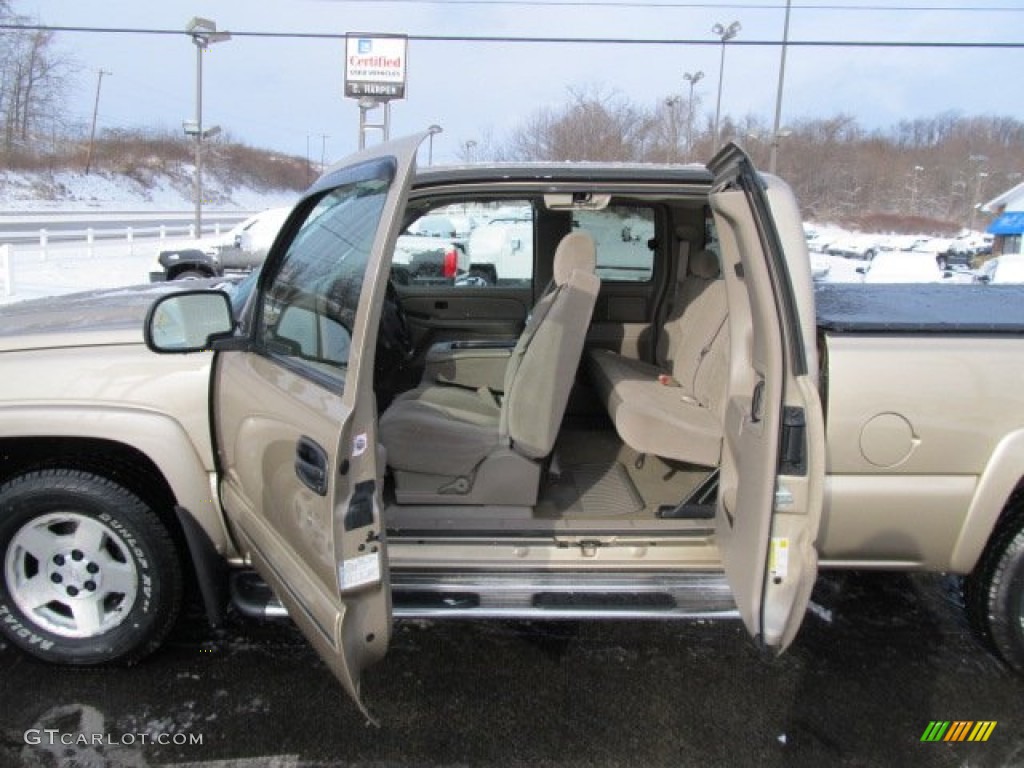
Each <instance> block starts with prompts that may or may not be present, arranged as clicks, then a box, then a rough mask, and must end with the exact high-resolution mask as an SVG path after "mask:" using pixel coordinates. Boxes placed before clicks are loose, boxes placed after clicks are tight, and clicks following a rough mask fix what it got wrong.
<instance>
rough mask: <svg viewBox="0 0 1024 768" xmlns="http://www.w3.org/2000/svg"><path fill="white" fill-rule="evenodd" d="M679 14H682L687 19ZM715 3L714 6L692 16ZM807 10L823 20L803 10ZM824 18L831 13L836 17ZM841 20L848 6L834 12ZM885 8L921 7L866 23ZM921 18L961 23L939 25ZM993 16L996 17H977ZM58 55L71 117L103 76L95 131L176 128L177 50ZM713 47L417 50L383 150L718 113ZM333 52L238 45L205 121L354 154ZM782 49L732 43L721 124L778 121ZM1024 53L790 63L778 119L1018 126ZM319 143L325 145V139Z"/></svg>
mask: <svg viewBox="0 0 1024 768" xmlns="http://www.w3.org/2000/svg"><path fill="white" fill-rule="evenodd" d="M682 6H687V7H682ZM693 6H707V7H693ZM809 6H817V7H809ZM824 6H829V7H828V8H826V7H824ZM835 6H847V7H846V8H844V9H840V10H835V9H834V8H835ZM858 6H859V9H858ZM879 6H886V7H889V8H891V7H893V6H900V7H903V8H907V7H913V6H917V8H918V10H910V11H908V10H900V11H896V10H889V11H882V10H860V9H865V8H867V7H871V8H878V7H879ZM922 6H927V7H929V8H932V9H934V8H937V7H946V8H954V7H956V8H969V10H954V11H939V10H920V8H921V7H922ZM14 7H15V10H16V11H18V12H19V13H22V14H25V15H29V16H33V17H35V18H37V19H38V20H39V21H41V22H42V23H45V24H52V25H57V26H91V27H129V28H158V29H181V30H184V27H185V24H186V23H187V22H188V20H189V19H190V18H192V17H193V16H203V17H206V18H210V19H214V20H215V21H216V22H217V24H218V27H219V28H220V29H224V30H232V29H234V30H245V31H274V32H328V33H337V34H344V33H346V32H355V31H359V32H367V31H369V32H380V33H405V34H415V35H434V34H437V35H509V36H564V37H616V38H620V37H638V38H673V39H692V40H708V41H717V38H715V37H714V36H713V35H712V32H711V27H712V25H713V24H715V23H716V22H721V23H723V24H725V25H727V24H729V23H730V22H732V21H734V20H738V21H740V22H741V24H742V27H743V29H742V31H741V32H740V34H739V36H738V38H737V40H744V39H746V40H780V41H781V38H782V29H783V17H784V7H785V2H784V0H749V1H748V2H745V3H742V2H734V3H726V2H722V3H714V2H706V3H684V2H679V3H678V4H677V5H676V6H675V7H666V4H665V3H659V4H656V5H645V4H643V3H636V4H635V5H634V6H630V7H622V6H621V5H619V6H604V7H601V6H599V5H597V4H596V3H595V4H592V5H586V6H584V5H564V4H563V5H552V4H545V3H544V2H538V3H537V4H536V5H525V6H524V5H493V4H492V5H484V4H480V5H471V4H431V3H386V2H379V3H378V2H347V1H345V0H287V1H285V0H270V1H267V2H254V1H253V0H196V1H195V2H182V0H163V1H162V2H159V3H154V2H140V1H139V0H91V1H90V2H74V3H73V2H69V1H68V0H15V2H14ZM982 8H984V9H992V8H1003V9H1006V10H1001V11H994V10H980V9H982ZM1022 11H1024V3H1021V2H1020V0H991V2H985V3H981V4H973V6H972V4H971V3H967V2H964V0H960V1H959V2H943V0H931V1H930V2H929V1H928V0H874V2H863V3H858V2H855V1H854V0H836V2H832V3H827V2H815V0H794V6H793V11H792V16H791V22H790V39H791V40H793V41H799V40H857V41H872V40H885V41H916V42H922V41H958V42H1012V43H1024V23H1022V22H1024V12H1022ZM58 39H59V44H60V46H61V50H62V51H64V52H65V53H67V54H69V55H70V56H72V57H73V58H74V59H75V61H76V63H77V74H76V77H75V78H74V79H73V81H72V87H71V89H70V91H69V97H70V98H69V100H68V111H69V114H70V117H71V118H72V119H75V120H78V121H81V122H87V121H88V119H89V117H90V115H91V110H92V104H93V98H94V95H95V88H96V71H97V70H98V69H100V68H102V69H105V70H109V71H111V72H113V75H112V76H111V77H109V78H104V80H103V88H102V94H101V99H100V109H99V126H100V128H114V127H137V126H160V127H166V128H169V129H172V130H180V129H181V123H182V120H183V119H187V118H190V117H191V116H192V112H193V105H194V98H195V49H194V47H193V46H192V44H191V42H190V40H189V39H188V38H187V37H185V36H184V35H182V36H180V37H178V36H148V35H98V34H80V33H66V34H62V35H60V36H59V38H58ZM720 50H721V49H720V46H719V45H717V44H716V45H700V46H609V45H602V46H593V45H589V46H588V45H542V44H503V45H502V44H480V43H462V42H459V43H451V42H447V43H440V42H427V41H412V42H410V48H409V85H408V98H407V99H406V100H404V101H399V102H395V103H394V106H393V108H392V135H400V134H402V133H409V132H412V131H415V130H420V129H422V128H425V127H426V126H428V125H430V124H431V123H438V124H440V125H442V126H443V127H444V133H443V134H441V135H440V136H438V137H437V138H436V139H435V144H434V155H435V160H437V161H440V162H443V161H446V160H453V159H454V158H455V156H456V152H457V151H458V148H459V147H460V146H461V144H462V143H463V142H465V141H467V140H470V139H481V138H482V137H484V136H486V135H487V134H488V133H490V134H491V135H493V136H494V138H496V139H498V140H500V139H501V138H502V137H503V136H505V135H506V134H507V132H508V131H509V130H510V129H511V128H512V127H514V126H515V125H516V124H517V123H518V122H519V121H521V120H522V119H523V118H524V117H526V116H527V115H529V114H530V113H531V112H532V111H534V110H535V109H537V108H538V107H543V106H557V105H559V104H561V103H563V102H564V101H565V98H566V92H567V91H566V89H567V88H568V87H597V88H602V89H604V90H606V91H611V90H614V91H617V92H618V93H619V94H621V95H622V96H624V97H627V98H628V99H630V100H631V101H633V102H635V103H638V104H643V105H650V104H654V103H656V102H657V101H658V100H659V99H663V98H664V97H666V96H668V95H672V94H675V93H685V92H686V89H687V88H688V86H687V84H686V83H685V82H684V81H683V73H684V72H695V71H697V70H702V71H703V72H704V73H705V77H704V79H703V80H702V81H701V82H700V83H699V84H698V86H697V91H696V92H697V94H698V95H700V96H701V97H702V99H703V105H702V109H703V111H704V112H705V113H710V112H712V111H713V109H714V104H715V97H716V94H717V90H716V89H717V87H718V67H719V54H720ZM343 54H344V41H343V40H294V39H292V40H277V39H265V38H243V37H238V38H235V39H233V40H231V41H229V42H226V43H222V44H219V45H216V46H213V47H212V48H211V49H210V52H209V53H208V54H206V58H205V60H204V73H203V74H204V81H203V82H204V124H205V125H207V126H209V125H213V124H217V125H220V126H222V127H223V128H224V129H225V130H227V131H230V133H231V134H232V135H233V136H235V137H236V138H238V139H241V140H243V141H245V142H247V143H250V144H254V145H257V146H265V147H271V148H274V149H278V150H281V151H285V152H289V153H292V154H295V155H299V156H303V155H305V154H306V147H307V142H308V144H309V146H310V147H311V154H312V156H313V160H314V161H318V160H319V159H320V154H321V151H322V150H323V149H324V148H325V149H326V158H327V160H328V161H331V160H336V159H339V158H341V157H343V156H344V155H346V154H348V153H349V152H351V151H353V150H354V149H355V146H356V142H357V125H358V109H357V108H356V106H355V102H354V101H353V100H351V99H346V98H344V96H343V68H342V65H343ZM778 66H779V49H778V48H777V47H743V46H740V45H731V46H730V47H729V48H728V50H727V53H726V63H725V79H724V83H723V85H724V88H723V101H722V111H723V114H729V115H732V116H734V117H741V116H743V115H746V114H755V115H757V116H759V117H761V118H762V119H763V120H765V121H766V122H768V123H770V122H771V119H772V116H773V111H774V105H775V95H776V87H777V80H778ZM1021 72H1024V48H1014V49H1004V50H979V49H967V50H952V49H940V50H936V49H878V48H859V49H858V48H844V49H824V48H797V47H791V48H790V49H789V53H788V59H787V65H786V87H785V92H784V101H783V120H782V122H783V126H785V123H786V122H787V120H794V119H799V118H809V117H824V116H829V115H833V114H836V113H838V112H845V113H847V114H852V115H854V116H855V117H856V118H857V119H858V120H859V121H860V122H861V123H862V124H863V125H866V126H869V127H875V126H887V125H890V124H893V123H896V122H898V121H899V120H901V119H909V118H915V117H925V116H930V115H933V114H936V113H939V112H944V111H947V110H955V111H958V112H961V113H963V114H967V115H972V114H1000V115H1006V116H1010V117H1015V118H1017V119H1021V120H1024V97H1022V96H1024V92H1022V90H1021V87H1020V85H1019V73H1021ZM325 135H326V136H327V138H326V139H324V138H323V136H325Z"/></svg>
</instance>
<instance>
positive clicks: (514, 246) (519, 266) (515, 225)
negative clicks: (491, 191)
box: [467, 206, 533, 285]
mask: <svg viewBox="0 0 1024 768" xmlns="http://www.w3.org/2000/svg"><path fill="white" fill-rule="evenodd" d="M467 250H468V251H469V257H470V261H471V262H472V264H473V268H474V269H475V270H476V271H477V272H478V273H480V274H482V275H486V276H487V279H488V280H489V281H490V282H491V283H493V284H495V285H496V284H498V282H499V281H501V282H503V283H507V282H509V281H513V282H514V281H522V280H529V278H530V276H531V275H532V274H533V211H532V210H531V209H530V207H529V206H508V207H504V208H500V209H499V210H498V211H497V212H496V214H495V216H494V217H493V218H492V219H490V221H488V222H487V223H486V224H482V225H481V226H479V227H477V228H476V229H474V230H473V232H472V234H471V235H470V236H469V242H468V243H467Z"/></svg>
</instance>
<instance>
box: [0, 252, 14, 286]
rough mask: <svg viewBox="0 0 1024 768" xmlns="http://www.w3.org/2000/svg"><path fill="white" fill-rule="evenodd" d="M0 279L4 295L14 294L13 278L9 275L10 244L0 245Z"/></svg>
mask: <svg viewBox="0 0 1024 768" xmlns="http://www.w3.org/2000/svg"><path fill="white" fill-rule="evenodd" d="M0 279H2V280H3V281H4V296H13V295H14V278H13V277H12V275H11V246H9V245H0Z"/></svg>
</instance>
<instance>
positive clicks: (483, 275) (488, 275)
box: [469, 266, 498, 285]
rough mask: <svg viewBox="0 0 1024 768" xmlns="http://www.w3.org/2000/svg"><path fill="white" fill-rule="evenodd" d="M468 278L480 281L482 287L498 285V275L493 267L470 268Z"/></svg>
mask: <svg viewBox="0 0 1024 768" xmlns="http://www.w3.org/2000/svg"><path fill="white" fill-rule="evenodd" d="M469 275H470V277H475V278H477V279H479V280H482V281H483V282H482V283H481V284H482V285H497V284H498V273H497V270H495V269H494V267H491V266H487V267H470V268H469Z"/></svg>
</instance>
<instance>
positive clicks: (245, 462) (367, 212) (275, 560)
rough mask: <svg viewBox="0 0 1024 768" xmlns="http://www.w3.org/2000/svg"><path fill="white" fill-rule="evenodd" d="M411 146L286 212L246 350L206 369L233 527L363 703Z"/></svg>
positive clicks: (380, 559)
mask: <svg viewBox="0 0 1024 768" xmlns="http://www.w3.org/2000/svg"><path fill="white" fill-rule="evenodd" d="M422 138H423V137H422V136H419V137H413V138H412V139H405V140H402V141H399V142H395V143H393V144H390V145H381V146H379V147H376V148H375V149H374V150H371V151H368V152H365V153H362V154H361V155H358V156H356V157H354V158H353V159H352V161H351V163H350V164H348V165H347V166H346V167H344V168H340V169H338V170H335V171H333V172H332V173H331V174H329V175H328V176H327V177H325V178H324V179H322V180H321V181H320V182H319V183H318V185H317V187H315V188H314V189H313V190H312V191H311V192H310V193H309V194H308V196H307V197H306V198H305V199H304V200H303V201H302V202H300V203H299V204H298V206H296V209H295V213H294V214H293V215H292V217H291V218H290V219H289V221H288V223H286V225H285V227H284V230H283V231H282V236H281V237H279V238H278V241H277V242H276V243H275V246H274V249H273V251H272V252H271V254H270V257H269V258H268V260H267V263H266V265H265V267H264V269H263V272H262V274H261V276H260V280H259V285H258V287H257V293H256V295H255V296H254V297H253V301H254V302H255V311H254V316H253V319H252V323H251V327H252V330H251V334H252V335H251V338H250V339H249V343H248V349H246V350H245V351H223V352H220V353H219V354H218V358H217V363H216V369H215V374H214V402H215V404H216V407H215V431H216V438H217V450H218V458H219V461H220V466H221V471H222V474H221V486H220V492H221V499H222V502H223V504H224V508H225V510H226V512H227V515H228V519H229V521H230V523H231V526H232V530H233V532H234V534H235V535H236V537H237V539H238V541H239V545H240V546H241V548H242V551H243V552H244V554H245V555H246V556H247V557H248V558H250V559H251V562H252V564H253V565H254V566H255V567H256V568H257V570H258V571H259V572H260V574H261V575H262V576H263V577H264V579H266V581H267V583H268V584H269V585H270V586H271V587H272V588H273V589H274V591H275V593H276V594H277V596H278V597H279V598H280V599H281V601H282V602H283V603H284V605H285V607H286V608H287V609H288V612H289V614H290V615H291V616H292V618H293V619H294V620H295V622H296V624H297V625H298V626H299V627H300V628H301V629H302V631H303V632H304V633H305V634H306V636H307V637H308V638H309V640H310V642H311V643H312V644H313V646H314V647H315V648H316V649H317V651H318V652H319V653H320V655H321V656H323V658H324V660H325V661H326V662H327V664H328V665H329V666H330V668H331V670H332V671H333V672H334V673H335V675H336V676H337V677H338V679H339V680H340V681H341V682H342V684H343V685H344V687H345V688H346V690H347V691H348V692H349V693H350V694H351V695H352V696H353V698H354V699H355V700H356V703H357V704H358V705H359V706H360V707H361V708H362V707H363V705H362V702H361V701H360V698H359V678H360V673H361V671H362V670H363V669H364V668H365V667H366V666H368V665H369V664H371V663H372V662H373V661H375V660H377V659H379V658H381V657H382V656H383V655H384V652H385V651H386V649H387V644H388V640H389V636H390V626H391V603H390V593H389V588H388V579H387V551H386V546H385V541H384V529H383V525H382V521H381V510H382V508H383V504H382V502H381V485H382V477H383V470H384V468H383V466H378V452H377V450H376V445H377V427H376V402H375V398H374V393H373V358H374V345H375V342H376V336H377V327H378V324H379V322H380V314H381V305H382V302H383V299H384V291H385V288H386V285H387V280H386V277H385V276H386V275H387V273H388V269H389V264H388V261H389V258H390V253H391V251H392V249H393V247H394V241H395V238H396V237H397V234H398V229H399V227H398V222H399V221H400V219H401V216H400V213H401V211H402V208H403V207H404V201H405V198H406V197H407V195H408V188H409V185H410V183H411V174H412V168H413V164H414V159H415V152H416V149H417V147H418V146H419V143H420V141H421V140H422ZM236 346H237V345H236ZM363 711H364V712H365V711H366V710H365V708H364V709H363Z"/></svg>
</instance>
